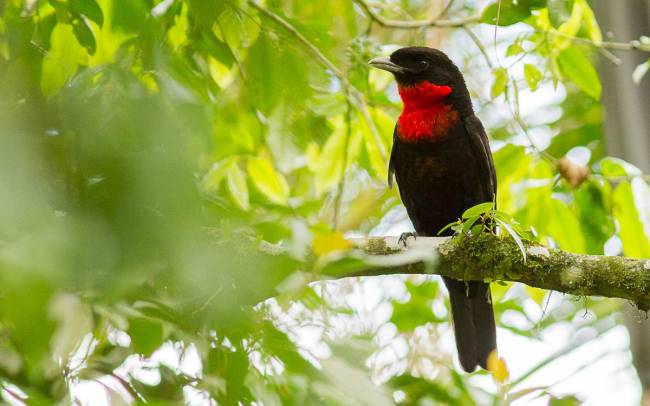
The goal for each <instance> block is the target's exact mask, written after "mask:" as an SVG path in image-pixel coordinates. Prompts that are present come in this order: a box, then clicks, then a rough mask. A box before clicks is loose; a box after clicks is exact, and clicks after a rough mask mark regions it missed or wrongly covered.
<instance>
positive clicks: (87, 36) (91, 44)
mask: <svg viewBox="0 0 650 406" xmlns="http://www.w3.org/2000/svg"><path fill="white" fill-rule="evenodd" d="M72 29H73V31H74V35H75V36H76V37H77V40H78V41H79V43H80V44H81V45H83V46H84V47H85V48H86V49H87V50H88V53H90V54H91V55H93V54H94V53H95V50H96V49H97V43H96V42H95V34H94V33H93V30H92V27H91V26H90V24H89V23H88V21H87V20H86V19H85V18H84V17H80V18H78V19H76V20H75V21H74V22H73V23H72Z"/></svg>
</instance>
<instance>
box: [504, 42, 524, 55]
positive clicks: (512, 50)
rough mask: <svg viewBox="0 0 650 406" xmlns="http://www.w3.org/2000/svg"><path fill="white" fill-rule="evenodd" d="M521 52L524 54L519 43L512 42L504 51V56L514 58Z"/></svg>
mask: <svg viewBox="0 0 650 406" xmlns="http://www.w3.org/2000/svg"><path fill="white" fill-rule="evenodd" d="M523 52H525V50H524V48H522V47H521V45H520V44H519V42H513V43H512V44H510V45H508V49H507V50H506V56H515V55H519V54H521V53H523Z"/></svg>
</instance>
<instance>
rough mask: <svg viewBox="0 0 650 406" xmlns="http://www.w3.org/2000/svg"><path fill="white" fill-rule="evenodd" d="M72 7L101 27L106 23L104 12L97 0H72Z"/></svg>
mask: <svg viewBox="0 0 650 406" xmlns="http://www.w3.org/2000/svg"><path fill="white" fill-rule="evenodd" d="M70 9H71V10H72V11H73V12H75V13H77V14H81V15H84V16H86V17H88V18H89V19H91V20H92V21H94V22H96V23H97V25H99V26H100V27H101V26H102V25H103V24H104V13H103V12H102V9H101V8H100V7H99V4H97V2H96V1H95V0H70Z"/></svg>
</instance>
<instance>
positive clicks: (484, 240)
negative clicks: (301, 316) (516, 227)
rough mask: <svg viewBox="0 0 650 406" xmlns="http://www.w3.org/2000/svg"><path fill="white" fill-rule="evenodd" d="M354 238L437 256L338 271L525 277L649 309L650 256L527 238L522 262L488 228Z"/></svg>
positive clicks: (372, 246) (385, 251) (376, 251)
mask: <svg viewBox="0 0 650 406" xmlns="http://www.w3.org/2000/svg"><path fill="white" fill-rule="evenodd" d="M352 242H353V244H354V245H355V246H356V247H357V248H359V249H361V250H363V251H364V252H365V253H366V254H370V255H373V256H374V255H391V254H395V253H398V252H401V251H409V250H423V249H424V250H426V249H430V250H434V251H435V253H436V254H437V258H438V260H437V261H435V263H434V264H433V266H430V267H427V266H426V265H427V264H425V263H424V262H421V261H418V260H416V261H414V262H412V263H405V264H401V265H398V266H381V265H380V266H376V267H370V268H367V269H364V270H362V271H359V272H354V273H351V274H347V275H344V276H341V275H338V276H337V277H353V276H373V275H393V274H425V273H434V274H439V275H443V276H447V277H450V278H456V279H463V280H484V281H509V282H521V283H525V284H526V285H529V286H534V287H537V288H542V289H550V290H556V291H558V292H563V293H569V294H573V295H580V296H605V297H614V298H621V299H627V300H630V301H632V302H634V303H636V305H637V307H638V308H639V309H641V310H644V311H648V310H650V259H647V260H646V259H632V258H625V257H609V256H599V255H580V254H572V253H569V252H565V251H561V250H558V249H553V248H548V247H544V246H542V245H539V244H526V252H527V259H526V261H525V262H524V259H523V257H522V255H521V251H519V248H518V247H517V246H516V245H515V244H514V242H512V241H511V240H509V239H503V238H499V237H495V236H492V235H487V234H486V235H482V236H480V237H472V238H469V237H467V238H463V239H453V240H452V239H450V238H448V237H447V238H437V237H418V238H417V239H416V240H413V239H412V238H411V239H409V243H408V246H407V247H406V248H405V247H403V245H402V244H401V243H399V242H398V239H397V238H396V237H374V238H359V239H353V240H352ZM379 262H381V261H379Z"/></svg>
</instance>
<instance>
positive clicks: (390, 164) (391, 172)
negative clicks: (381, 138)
mask: <svg viewBox="0 0 650 406" xmlns="http://www.w3.org/2000/svg"><path fill="white" fill-rule="evenodd" d="M396 142H397V126H395V130H393V146H392V148H391V150H390V158H389V159H388V187H389V188H392V187H393V177H394V176H395V162H393V159H395V154H394V152H395V143H396Z"/></svg>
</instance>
